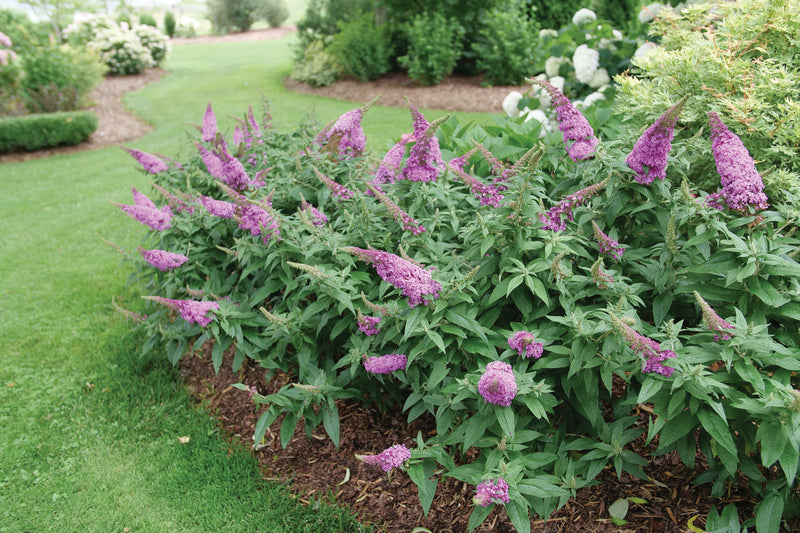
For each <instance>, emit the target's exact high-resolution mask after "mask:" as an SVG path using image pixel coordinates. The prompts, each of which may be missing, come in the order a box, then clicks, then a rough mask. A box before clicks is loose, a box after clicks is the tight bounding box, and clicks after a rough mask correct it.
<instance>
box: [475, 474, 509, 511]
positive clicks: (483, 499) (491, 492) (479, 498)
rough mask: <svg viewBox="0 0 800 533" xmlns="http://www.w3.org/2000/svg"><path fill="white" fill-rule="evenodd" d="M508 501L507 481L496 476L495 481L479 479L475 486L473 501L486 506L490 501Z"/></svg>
mask: <svg viewBox="0 0 800 533" xmlns="http://www.w3.org/2000/svg"><path fill="white" fill-rule="evenodd" d="M508 501H509V498H508V482H506V480H505V479H503V478H497V481H492V480H490V479H487V480H486V481H481V482H480V483H479V484H478V486H477V487H476V488H475V498H474V500H473V502H475V504H476V505H480V506H481V507H488V506H489V504H492V503H503V504H505V503H508Z"/></svg>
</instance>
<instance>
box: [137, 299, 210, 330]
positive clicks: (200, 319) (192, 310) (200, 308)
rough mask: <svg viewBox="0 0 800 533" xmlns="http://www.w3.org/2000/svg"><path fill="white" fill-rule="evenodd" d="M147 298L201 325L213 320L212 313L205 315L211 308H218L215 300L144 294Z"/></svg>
mask: <svg viewBox="0 0 800 533" xmlns="http://www.w3.org/2000/svg"><path fill="white" fill-rule="evenodd" d="M145 298H147V299H148V300H153V301H155V302H158V303H160V304H163V305H166V306H167V307H169V308H171V309H174V310H175V311H178V312H179V313H180V315H181V317H182V318H183V319H184V320H186V321H187V322H189V323H193V322H197V323H198V324H199V325H200V326H201V327H206V326H207V325H209V324H210V323H211V321H212V320H214V315H213V314H212V315H211V316H207V315H208V312H209V311H211V310H212V309H219V303H217V302H208V301H203V302H197V301H195V300H172V299H170V298H162V297H161V296H145Z"/></svg>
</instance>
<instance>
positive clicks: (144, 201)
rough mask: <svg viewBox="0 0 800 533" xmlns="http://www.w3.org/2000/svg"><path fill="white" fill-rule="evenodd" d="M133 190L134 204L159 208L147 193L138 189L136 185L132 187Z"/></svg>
mask: <svg viewBox="0 0 800 533" xmlns="http://www.w3.org/2000/svg"><path fill="white" fill-rule="evenodd" d="M131 192H132V193H133V205H138V206H141V207H149V208H151V209H158V207H156V204H155V202H153V200H151V199H150V198H148V197H147V195H146V194H144V193H141V192H139V191H137V190H136V187H131Z"/></svg>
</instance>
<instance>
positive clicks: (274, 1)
mask: <svg viewBox="0 0 800 533" xmlns="http://www.w3.org/2000/svg"><path fill="white" fill-rule="evenodd" d="M258 18H260V19H264V20H266V21H267V24H269V27H270V28H278V27H280V25H281V24H283V23H284V22H286V19H288V18H289V9H288V8H287V7H286V3H285V2H284V1H283V0H262V3H261V6H260V7H259V8H258Z"/></svg>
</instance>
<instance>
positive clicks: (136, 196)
mask: <svg viewBox="0 0 800 533" xmlns="http://www.w3.org/2000/svg"><path fill="white" fill-rule="evenodd" d="M132 190H133V205H124V204H116V203H115V204H114V205H116V206H117V207H119V208H120V209H122V210H123V211H125V213H127V214H128V215H129V216H130V217H132V218H133V219H135V220H137V221H138V222H141V223H142V224H145V225H147V226H149V227H150V229H152V230H155V231H162V230H165V229H168V228H171V227H172V209H170V207H169V206H168V205H165V206H164V207H162V208H161V209H159V208H158V207H156V204H154V203H153V201H152V200H150V198H148V197H147V196H145V195H144V194H142V193H140V192H139V191H137V190H136V189H135V188H133V189H132Z"/></svg>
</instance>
